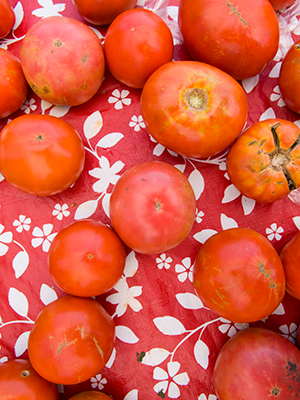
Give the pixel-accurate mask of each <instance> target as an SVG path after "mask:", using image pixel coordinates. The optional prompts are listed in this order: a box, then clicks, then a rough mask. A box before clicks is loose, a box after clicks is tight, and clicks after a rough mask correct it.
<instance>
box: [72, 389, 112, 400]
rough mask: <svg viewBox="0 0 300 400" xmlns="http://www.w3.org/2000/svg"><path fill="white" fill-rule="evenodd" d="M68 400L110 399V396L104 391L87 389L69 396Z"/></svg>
mask: <svg viewBox="0 0 300 400" xmlns="http://www.w3.org/2000/svg"><path fill="white" fill-rule="evenodd" d="M69 400H111V397H109V396H107V395H106V394H104V393H100V392H93V391H88V392H82V393H79V394H76V395H75V396H72V397H70V399H69Z"/></svg>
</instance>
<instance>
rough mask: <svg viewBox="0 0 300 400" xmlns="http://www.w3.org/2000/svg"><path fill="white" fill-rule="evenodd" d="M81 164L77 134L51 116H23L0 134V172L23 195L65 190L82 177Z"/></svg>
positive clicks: (49, 193)
mask: <svg viewBox="0 0 300 400" xmlns="http://www.w3.org/2000/svg"><path fill="white" fill-rule="evenodd" d="M84 161H85V150H84V145H83V142H82V140H81V138H80V136H79V134H78V133H77V131H76V130H75V129H74V128H73V127H72V126H71V125H70V124H69V123H68V122H66V121H64V120H62V119H60V118H57V117H54V116H51V115H42V114H31V115H22V116H20V117H17V118H15V119H14V120H12V121H10V122H9V123H8V124H7V125H5V127H4V128H3V129H2V131H1V133H0V171H1V173H2V175H3V176H4V178H5V179H6V180H7V182H9V183H10V184H11V185H13V186H14V187H16V188H17V189H19V190H21V191H24V192H25V193H28V194H33V195H37V196H50V195H54V194H57V193H60V192H62V191H64V190H66V189H68V188H69V187H70V186H71V185H72V184H73V183H74V182H75V181H76V180H77V179H78V178H79V176H80V175H81V172H82V170H83V168H84Z"/></svg>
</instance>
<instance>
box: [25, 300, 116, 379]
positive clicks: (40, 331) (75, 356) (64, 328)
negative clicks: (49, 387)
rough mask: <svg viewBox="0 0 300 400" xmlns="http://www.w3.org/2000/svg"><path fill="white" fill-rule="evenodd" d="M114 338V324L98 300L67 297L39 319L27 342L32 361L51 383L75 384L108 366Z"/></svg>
mask: <svg viewBox="0 0 300 400" xmlns="http://www.w3.org/2000/svg"><path fill="white" fill-rule="evenodd" d="M114 339H115V325H114V322H113V320H112V319H111V317H110V315H109V314H108V313H107V312H106V311H105V309H104V308H103V307H102V306H101V305H100V304H99V303H98V301H97V300H95V299H94V298H89V297H76V296H71V295H66V296H64V297H60V298H58V299H57V300H54V301H53V302H52V303H49V304H48V305H46V306H45V307H44V308H43V309H42V311H41V312H40V313H39V315H38V316H37V318H36V320H35V322H34V324H33V327H32V330H31V332H30V335H29V339H28V355H29V360H30V362H31V364H32V366H33V368H34V369H35V370H36V371H37V373H38V374H40V375H41V376H42V377H43V378H45V379H47V380H48V381H50V382H54V383H56V384H61V385H73V384H77V383H80V382H83V381H85V380H88V379H90V378H91V377H92V376H94V375H95V374H97V373H98V372H99V371H100V370H101V369H102V368H103V367H104V366H105V364H106V363H107V361H108V360H109V357H110V355H111V353H112V350H113V347H114Z"/></svg>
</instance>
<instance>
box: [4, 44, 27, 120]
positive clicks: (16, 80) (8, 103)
mask: <svg viewBox="0 0 300 400" xmlns="http://www.w3.org/2000/svg"><path fill="white" fill-rule="evenodd" d="M0 71H1V74H0V118H5V117H8V116H9V115H11V114H12V113H14V112H15V111H17V110H18V109H19V108H20V107H21V105H22V104H23V103H24V101H25V99H26V96H27V92H28V84H27V81H26V79H25V76H24V74H23V71H22V68H21V64H20V61H19V59H18V58H17V57H16V56H15V55H14V54H13V53H11V52H10V51H9V50H4V49H1V48H0Z"/></svg>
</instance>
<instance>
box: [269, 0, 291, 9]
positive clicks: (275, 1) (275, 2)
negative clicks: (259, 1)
mask: <svg viewBox="0 0 300 400" xmlns="http://www.w3.org/2000/svg"><path fill="white" fill-rule="evenodd" d="M269 1H270V3H271V4H272V6H273V8H274V10H276V11H279V10H282V9H283V8H286V7H289V6H291V5H292V4H294V3H296V0H269Z"/></svg>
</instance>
